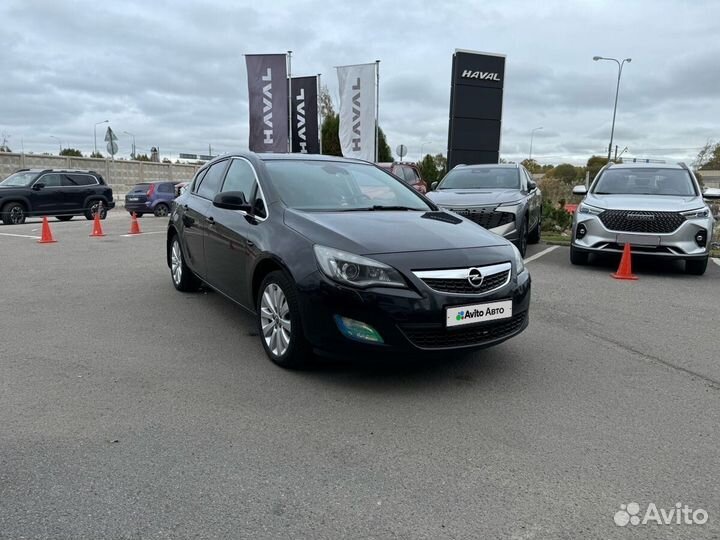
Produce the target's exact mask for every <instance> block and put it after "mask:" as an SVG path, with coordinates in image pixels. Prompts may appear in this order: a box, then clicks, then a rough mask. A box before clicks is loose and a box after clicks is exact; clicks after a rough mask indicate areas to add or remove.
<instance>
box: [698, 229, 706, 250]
mask: <svg viewBox="0 0 720 540" xmlns="http://www.w3.org/2000/svg"><path fill="white" fill-rule="evenodd" d="M707 236H708V233H707V231H706V230H705V229H701V230H699V231H698V232H697V233H695V242H696V243H697V245H698V246H700V247H705V245H706V244H707Z"/></svg>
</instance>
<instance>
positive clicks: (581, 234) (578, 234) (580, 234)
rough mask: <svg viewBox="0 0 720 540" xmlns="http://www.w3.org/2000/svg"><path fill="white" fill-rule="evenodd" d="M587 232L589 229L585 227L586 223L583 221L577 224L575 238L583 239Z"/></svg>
mask: <svg viewBox="0 0 720 540" xmlns="http://www.w3.org/2000/svg"><path fill="white" fill-rule="evenodd" d="M586 234H587V229H586V228H585V225H583V224H582V223H581V224H580V225H578V226H577V229H575V238H577V239H578V240H580V239H582V238H583V237H584V236H585V235H586Z"/></svg>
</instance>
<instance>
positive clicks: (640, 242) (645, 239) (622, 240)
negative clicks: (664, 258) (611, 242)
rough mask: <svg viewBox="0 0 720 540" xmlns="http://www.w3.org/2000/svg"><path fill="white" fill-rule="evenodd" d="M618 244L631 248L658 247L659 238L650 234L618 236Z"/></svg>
mask: <svg viewBox="0 0 720 540" xmlns="http://www.w3.org/2000/svg"><path fill="white" fill-rule="evenodd" d="M617 243H618V244H630V245H631V246H654V247H657V246H659V245H660V237H659V236H655V235H652V234H618V235H617Z"/></svg>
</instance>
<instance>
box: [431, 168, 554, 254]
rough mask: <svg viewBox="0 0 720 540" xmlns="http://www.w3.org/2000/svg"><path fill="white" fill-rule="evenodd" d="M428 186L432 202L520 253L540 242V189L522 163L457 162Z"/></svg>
mask: <svg viewBox="0 0 720 540" xmlns="http://www.w3.org/2000/svg"><path fill="white" fill-rule="evenodd" d="M432 188H433V191H431V192H430V193H428V198H430V199H431V200H432V201H433V202H435V204H437V205H438V206H440V207H442V208H446V209H448V210H452V211H453V212H455V213H456V214H460V215H461V216H463V217H465V218H467V219H470V220H472V221H474V222H475V223H477V224H478V225H481V226H483V227H485V228H486V229H488V230H489V231H492V232H494V233H495V234H499V235H500V236H503V237H505V238H507V239H508V240H510V241H511V242H514V243H515V245H516V246H517V248H518V249H519V250H520V253H521V254H522V255H523V256H525V250H526V248H527V245H528V243H531V244H534V243H537V242H539V241H540V234H541V229H542V192H541V191H540V189H539V188H538V187H537V184H536V183H535V181H534V180H533V179H532V175H531V174H530V173H529V172H528V171H527V169H525V167H523V166H522V165H518V164H516V163H512V164H501V165H497V164H490V165H458V166H456V167H454V168H453V169H452V170H451V171H450V172H448V173H447V174H446V175H445V178H443V179H442V180H441V181H440V182H439V183H435V182H434V183H433V186H432Z"/></svg>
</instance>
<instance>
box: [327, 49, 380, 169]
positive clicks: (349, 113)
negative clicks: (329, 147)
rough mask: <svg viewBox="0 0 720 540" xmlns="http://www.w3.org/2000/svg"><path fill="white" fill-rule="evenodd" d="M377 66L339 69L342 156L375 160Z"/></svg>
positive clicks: (340, 67)
mask: <svg viewBox="0 0 720 540" xmlns="http://www.w3.org/2000/svg"><path fill="white" fill-rule="evenodd" d="M376 70H377V64H376V63H374V62H373V63H372V64H358V65H354V66H338V67H337V74H338V84H339V87H340V130H339V131H340V149H341V150H342V153H343V156H345V157H353V158H359V159H365V160H367V161H375V114H376V111H377V109H376V86H375V85H376V82H377V78H376V77H377V71H376Z"/></svg>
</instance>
